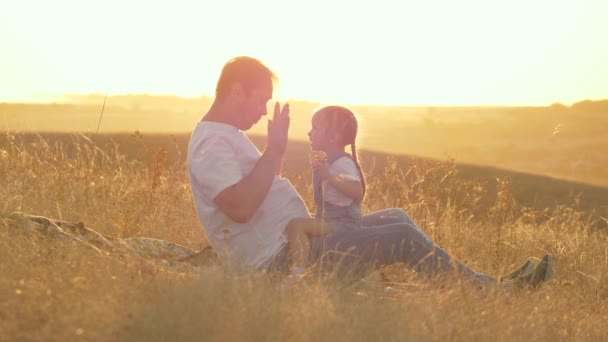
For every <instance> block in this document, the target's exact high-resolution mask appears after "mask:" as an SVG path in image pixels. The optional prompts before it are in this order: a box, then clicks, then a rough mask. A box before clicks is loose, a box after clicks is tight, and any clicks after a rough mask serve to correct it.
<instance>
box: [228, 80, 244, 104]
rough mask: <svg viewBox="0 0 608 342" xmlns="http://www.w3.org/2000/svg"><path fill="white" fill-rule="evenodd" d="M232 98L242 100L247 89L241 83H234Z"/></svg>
mask: <svg viewBox="0 0 608 342" xmlns="http://www.w3.org/2000/svg"><path fill="white" fill-rule="evenodd" d="M230 97H231V98H232V99H234V100H241V99H243V98H244V97H245V88H243V84H242V83H240V82H234V83H232V84H231V85H230Z"/></svg>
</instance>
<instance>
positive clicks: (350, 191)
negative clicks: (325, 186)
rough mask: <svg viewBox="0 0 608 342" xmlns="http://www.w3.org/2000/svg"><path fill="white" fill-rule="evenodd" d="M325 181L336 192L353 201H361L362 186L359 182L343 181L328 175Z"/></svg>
mask: <svg viewBox="0 0 608 342" xmlns="http://www.w3.org/2000/svg"><path fill="white" fill-rule="evenodd" d="M325 179H327V182H328V183H329V184H331V186H333V187H334V188H335V189H336V190H338V191H340V192H341V193H343V194H344V195H346V196H348V197H350V198H351V199H352V200H353V201H355V202H361V201H362V200H363V186H362V185H361V182H359V181H356V180H345V179H343V178H341V177H336V176H332V175H330V174H327V177H326V178H325Z"/></svg>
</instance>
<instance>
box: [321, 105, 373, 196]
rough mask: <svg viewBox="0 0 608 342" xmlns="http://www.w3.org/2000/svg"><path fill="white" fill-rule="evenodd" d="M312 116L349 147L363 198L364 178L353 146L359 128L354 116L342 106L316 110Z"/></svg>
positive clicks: (355, 148)
mask: <svg viewBox="0 0 608 342" xmlns="http://www.w3.org/2000/svg"><path fill="white" fill-rule="evenodd" d="M314 115H316V116H319V117H320V118H321V120H323V122H324V124H325V125H326V129H327V131H329V132H337V133H339V134H340V136H341V137H342V141H341V142H340V143H341V144H344V145H350V150H351V155H352V157H353V160H354V161H355V165H356V166H357V170H359V174H360V175H361V186H363V196H365V188H366V184H365V176H364V175H363V170H361V165H360V164H359V157H358V155H357V147H356V146H355V140H357V130H358V128H359V124H358V123H357V118H356V117H355V114H354V113H353V112H352V111H351V110H350V109H348V108H346V107H343V106H326V107H323V108H321V109H319V110H317V111H316V112H315V114H314Z"/></svg>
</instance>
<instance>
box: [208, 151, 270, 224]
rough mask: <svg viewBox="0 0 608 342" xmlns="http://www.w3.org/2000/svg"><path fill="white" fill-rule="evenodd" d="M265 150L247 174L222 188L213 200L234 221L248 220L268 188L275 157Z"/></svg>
mask: <svg viewBox="0 0 608 342" xmlns="http://www.w3.org/2000/svg"><path fill="white" fill-rule="evenodd" d="M267 152H268V150H267V151H265V152H264V154H263V155H262V157H260V159H258V162H257V163H256V164H255V167H254V168H253V170H251V172H250V173H249V174H248V175H247V176H245V177H244V178H243V179H242V180H241V181H239V182H238V183H236V184H233V185H231V186H229V187H227V188H226V189H224V190H222V192H220V193H219V194H218V195H217V196H216V197H215V198H214V200H213V201H214V202H215V204H217V206H218V207H219V208H220V210H221V211H222V212H224V214H226V215H227V216H228V217H230V219H232V220H233V221H235V222H238V223H246V222H249V220H251V217H253V215H254V214H255V212H256V210H257V209H258V207H259V206H260V204H262V202H263V201H264V198H266V195H267V194H268V191H269V190H270V186H271V185H272V181H273V180H274V177H275V172H276V169H277V167H276V164H277V161H276V158H277V157H276V156H273V155H272V152H268V153H267Z"/></svg>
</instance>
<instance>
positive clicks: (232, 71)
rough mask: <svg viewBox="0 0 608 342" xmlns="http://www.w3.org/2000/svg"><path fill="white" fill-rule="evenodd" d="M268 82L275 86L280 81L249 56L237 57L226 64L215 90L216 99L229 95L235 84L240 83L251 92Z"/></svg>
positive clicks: (270, 71) (264, 66)
mask: <svg viewBox="0 0 608 342" xmlns="http://www.w3.org/2000/svg"><path fill="white" fill-rule="evenodd" d="M266 80H270V81H272V83H273V84H277V83H278V81H279V79H278V77H277V76H276V75H275V73H274V72H273V71H272V70H270V68H269V67H267V66H266V65H264V63H262V62H261V61H259V60H257V59H255V58H253V57H247V56H239V57H235V58H232V59H231V60H229V61H228V62H226V64H224V68H223V69H222V73H221V74H220V78H219V80H218V81H217V86H216V88H215V97H222V96H224V95H225V94H227V93H228V91H229V90H230V86H231V85H232V84H234V83H240V84H241V85H242V86H243V88H244V89H245V91H250V90H252V89H253V88H255V87H256V86H258V85H260V84H261V83H262V82H264V81H266Z"/></svg>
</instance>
